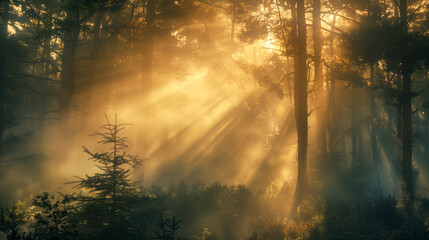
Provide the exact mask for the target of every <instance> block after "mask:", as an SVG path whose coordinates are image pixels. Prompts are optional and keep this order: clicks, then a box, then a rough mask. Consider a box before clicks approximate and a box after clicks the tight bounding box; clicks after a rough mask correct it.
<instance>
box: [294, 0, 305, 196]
mask: <svg viewBox="0 0 429 240" xmlns="http://www.w3.org/2000/svg"><path fill="white" fill-rule="evenodd" d="M296 9H297V10H296V12H297V14H296V16H297V26H298V27H297V30H298V31H297V32H298V35H297V53H296V59H297V61H296V63H297V65H296V68H295V82H294V96H295V121H296V128H297V133H298V179H297V183H296V190H295V201H296V202H297V203H299V202H300V201H301V200H302V198H303V197H304V196H305V195H306V194H307V192H308V170H307V143H308V119H307V118H308V110H307V84H308V83H307V41H306V38H307V32H306V21H305V6H304V0H298V1H297V8H296Z"/></svg>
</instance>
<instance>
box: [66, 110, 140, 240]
mask: <svg viewBox="0 0 429 240" xmlns="http://www.w3.org/2000/svg"><path fill="white" fill-rule="evenodd" d="M106 119H107V124H105V125H103V126H102V130H103V131H102V132H95V133H94V136H95V137H100V138H101V140H100V141H99V142H98V143H99V144H103V145H109V151H106V152H104V151H102V152H98V153H94V152H92V151H90V150H89V149H87V148H86V147H83V149H84V152H85V153H87V154H89V155H90V160H93V161H94V162H95V163H96V166H97V168H98V169H99V170H100V172H99V173H95V174H94V175H92V176H89V175H86V176H85V177H79V178H78V180H77V181H75V182H73V183H74V184H76V187H77V188H79V189H81V190H87V191H88V192H89V193H90V195H89V196H80V197H78V201H80V202H81V203H82V204H83V209H84V210H83V212H84V213H85V214H86V216H85V217H86V218H88V219H87V220H88V224H89V227H95V228H102V229H103V231H102V233H101V234H102V235H103V236H104V237H105V239H116V237H118V236H119V234H121V233H120V232H118V231H117V230H118V229H120V226H122V227H123V226H124V225H126V224H127V218H126V216H127V214H128V211H129V210H130V209H131V208H132V207H133V206H134V204H135V203H136V201H137V200H138V199H139V198H138V196H139V195H138V192H137V188H136V186H137V185H136V183H135V182H134V181H133V180H131V177H130V176H131V173H132V169H133V168H134V167H136V166H137V165H139V164H141V163H142V161H143V159H140V158H139V157H138V156H132V155H129V154H127V153H126V150H127V148H128V139H127V138H126V137H121V136H120V135H119V134H120V132H121V131H122V130H124V128H125V126H126V124H118V122H117V119H116V117H115V122H114V123H111V122H110V121H109V119H108V118H107V116H106ZM91 225H93V226H91ZM122 229H124V228H122Z"/></svg>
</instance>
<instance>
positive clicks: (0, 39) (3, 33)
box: [0, 1, 10, 164]
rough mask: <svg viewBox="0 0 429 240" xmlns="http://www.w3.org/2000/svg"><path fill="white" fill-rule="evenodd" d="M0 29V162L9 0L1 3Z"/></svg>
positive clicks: (3, 118)
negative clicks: (0, 21)
mask: <svg viewBox="0 0 429 240" xmlns="http://www.w3.org/2000/svg"><path fill="white" fill-rule="evenodd" d="M1 4H2V5H0V8H1V10H2V15H1V20H2V23H1V29H0V49H1V50H0V164H1V163H2V162H3V141H4V131H5V127H6V126H5V125H6V114H5V111H6V103H5V101H6V67H5V66H6V54H5V49H7V47H8V46H7V38H8V31H7V28H8V22H9V4H10V3H9V1H4V2H2V3H1Z"/></svg>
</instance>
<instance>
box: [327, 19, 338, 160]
mask: <svg viewBox="0 0 429 240" xmlns="http://www.w3.org/2000/svg"><path fill="white" fill-rule="evenodd" d="M335 23H336V16H334V19H333V20H332V26H331V31H334V30H335ZM329 55H330V57H333V56H334V34H332V33H331V36H330V41H329ZM335 90H336V82H335V79H334V78H331V79H330V91H329V104H328V110H327V112H328V118H327V120H328V151H329V153H330V154H331V155H332V154H334V153H335V152H336V147H335V145H336V143H335V139H334V138H335V135H336V129H335V128H336V114H337V113H336V101H335V98H336V91H335Z"/></svg>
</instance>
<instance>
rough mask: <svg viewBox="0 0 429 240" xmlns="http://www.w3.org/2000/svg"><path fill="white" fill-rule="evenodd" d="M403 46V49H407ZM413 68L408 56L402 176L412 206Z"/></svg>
mask: <svg viewBox="0 0 429 240" xmlns="http://www.w3.org/2000/svg"><path fill="white" fill-rule="evenodd" d="M407 8H408V5H407V0H401V1H400V16H401V23H402V25H403V31H404V32H403V33H404V34H407V33H408V19H407V18H408V15H407ZM406 48H407V46H403V48H402V49H406ZM411 100H412V96H411V70H410V66H409V64H408V59H407V57H405V56H404V57H403V59H402V178H403V184H404V192H403V194H404V200H405V202H408V201H409V204H410V206H412V205H413V202H414V186H413V169H412V158H413V146H412V143H413V128H412V110H411Z"/></svg>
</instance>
